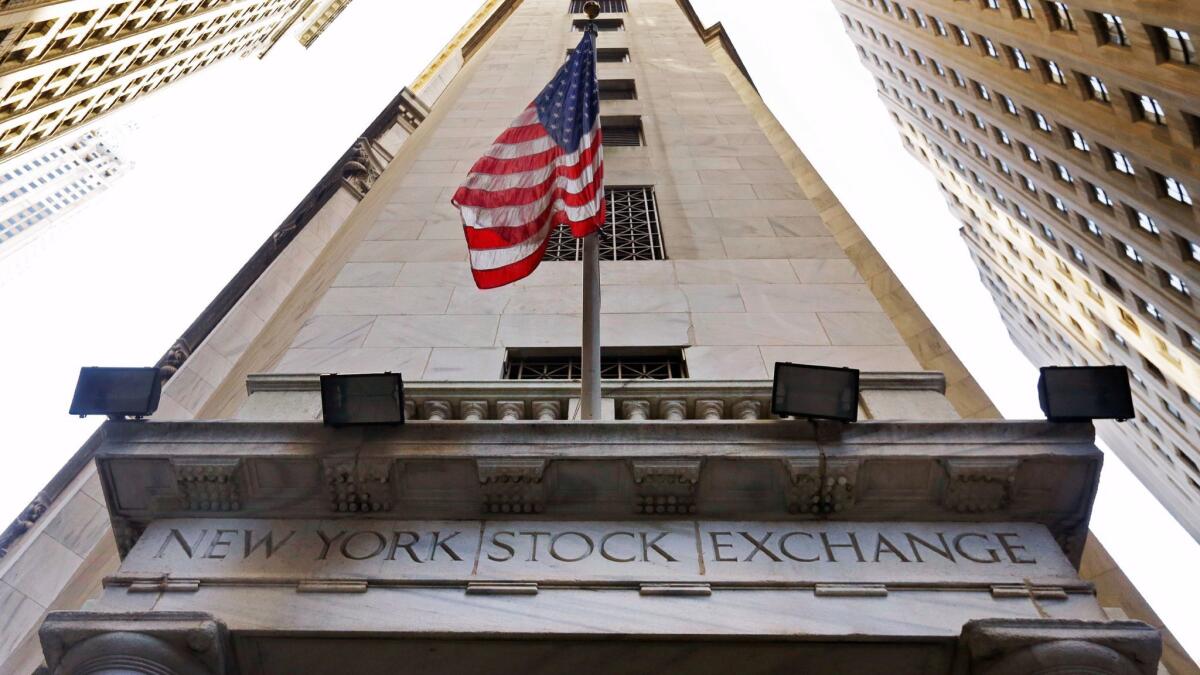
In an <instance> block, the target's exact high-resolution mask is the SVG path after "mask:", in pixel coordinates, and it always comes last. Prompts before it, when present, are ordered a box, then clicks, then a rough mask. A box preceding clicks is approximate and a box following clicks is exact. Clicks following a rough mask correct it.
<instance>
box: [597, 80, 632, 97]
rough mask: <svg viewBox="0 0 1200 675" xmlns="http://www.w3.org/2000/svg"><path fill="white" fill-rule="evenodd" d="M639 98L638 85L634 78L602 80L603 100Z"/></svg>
mask: <svg viewBox="0 0 1200 675" xmlns="http://www.w3.org/2000/svg"><path fill="white" fill-rule="evenodd" d="M636 99H637V85H635V84H634V82H633V80H600V100H601V101H633V100H636Z"/></svg>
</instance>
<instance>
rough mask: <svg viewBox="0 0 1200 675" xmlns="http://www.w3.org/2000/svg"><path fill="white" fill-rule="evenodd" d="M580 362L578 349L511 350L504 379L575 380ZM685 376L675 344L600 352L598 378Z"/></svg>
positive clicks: (646, 378)
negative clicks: (662, 346) (665, 346)
mask: <svg viewBox="0 0 1200 675" xmlns="http://www.w3.org/2000/svg"><path fill="white" fill-rule="evenodd" d="M582 365H583V364H582V361H581V360H580V355H579V350H578V349H569V348H568V349H539V350H524V349H510V350H508V355H507V358H505V360H504V379H506V380H578V379H580V378H581V369H582ZM687 376H688V374H687V364H686V363H685V362H684V360H683V351H682V350H681V349H679V348H677V347H671V348H665V349H638V350H630V349H620V348H618V349H604V350H601V352H600V377H601V379H605V380H679V379H684V378H686V377H687Z"/></svg>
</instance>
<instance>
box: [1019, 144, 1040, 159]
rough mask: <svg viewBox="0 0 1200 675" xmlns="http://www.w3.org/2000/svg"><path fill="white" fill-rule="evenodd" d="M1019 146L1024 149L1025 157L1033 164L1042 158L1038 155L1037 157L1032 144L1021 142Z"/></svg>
mask: <svg viewBox="0 0 1200 675" xmlns="http://www.w3.org/2000/svg"><path fill="white" fill-rule="evenodd" d="M1021 148H1022V149H1024V150H1025V159H1027V160H1029V161H1031V162H1033V163H1034V164H1040V163H1041V161H1042V160H1041V158H1040V157H1038V153H1037V150H1035V149H1034V148H1033V146H1032V145H1026V144H1024V143H1022V144H1021Z"/></svg>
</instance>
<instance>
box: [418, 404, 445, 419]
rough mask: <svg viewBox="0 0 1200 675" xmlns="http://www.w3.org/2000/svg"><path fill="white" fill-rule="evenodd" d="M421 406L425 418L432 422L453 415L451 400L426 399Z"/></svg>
mask: <svg viewBox="0 0 1200 675" xmlns="http://www.w3.org/2000/svg"><path fill="white" fill-rule="evenodd" d="M421 408H422V409H423V411H424V413H425V419H427V420H429V421H431V422H443V421H445V420H448V419H450V417H451V411H450V402H449V401H425V403H424V404H423V405H422V406H421Z"/></svg>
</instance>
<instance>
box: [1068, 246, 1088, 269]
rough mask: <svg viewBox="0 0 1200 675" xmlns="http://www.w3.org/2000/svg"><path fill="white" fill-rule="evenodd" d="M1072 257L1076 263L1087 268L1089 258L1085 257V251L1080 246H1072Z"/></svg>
mask: <svg viewBox="0 0 1200 675" xmlns="http://www.w3.org/2000/svg"><path fill="white" fill-rule="evenodd" d="M1071 257H1072V258H1075V262H1077V263H1079V264H1080V265H1083V266H1084V267H1087V258H1086V257H1084V255H1083V251H1082V250H1081V249H1080V248H1079V247H1078V246H1071Z"/></svg>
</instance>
